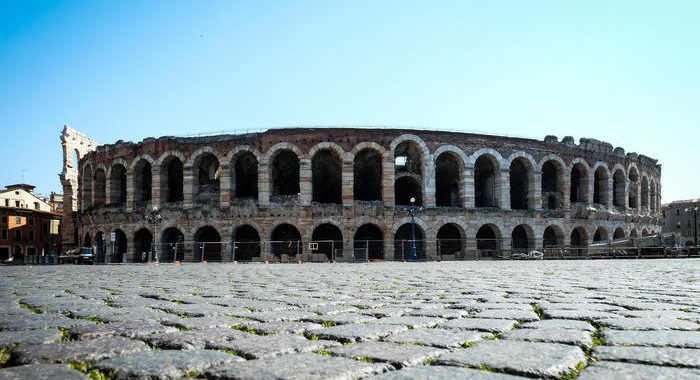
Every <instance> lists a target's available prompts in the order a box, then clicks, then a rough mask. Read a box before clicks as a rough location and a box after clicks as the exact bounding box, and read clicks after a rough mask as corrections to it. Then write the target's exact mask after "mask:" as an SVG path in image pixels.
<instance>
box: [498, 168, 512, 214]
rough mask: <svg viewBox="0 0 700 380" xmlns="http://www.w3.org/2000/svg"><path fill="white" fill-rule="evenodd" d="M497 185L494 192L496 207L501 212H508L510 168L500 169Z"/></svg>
mask: <svg viewBox="0 0 700 380" xmlns="http://www.w3.org/2000/svg"><path fill="white" fill-rule="evenodd" d="M499 171H500V178H499V184H498V186H497V190H496V196H497V197H498V205H499V206H500V208H501V209H503V210H510V168H501V169H500V170H499Z"/></svg>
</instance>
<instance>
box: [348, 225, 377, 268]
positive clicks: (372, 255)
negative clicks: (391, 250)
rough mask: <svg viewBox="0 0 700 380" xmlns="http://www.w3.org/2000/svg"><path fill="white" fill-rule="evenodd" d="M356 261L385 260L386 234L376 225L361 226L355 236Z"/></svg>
mask: <svg viewBox="0 0 700 380" xmlns="http://www.w3.org/2000/svg"><path fill="white" fill-rule="evenodd" d="M353 247H354V249H355V251H354V257H355V259H356V260H381V259H383V258H384V234H383V233H382V230H381V229H380V228H379V227H377V226H376V225H375V224H371V223H367V224H363V225H362V226H360V228H358V229H357V230H356V231H355V235H354V236H353Z"/></svg>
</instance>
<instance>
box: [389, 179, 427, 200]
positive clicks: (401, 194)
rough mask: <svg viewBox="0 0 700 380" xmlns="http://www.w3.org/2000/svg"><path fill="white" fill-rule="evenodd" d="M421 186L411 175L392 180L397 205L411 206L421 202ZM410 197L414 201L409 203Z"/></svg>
mask: <svg viewBox="0 0 700 380" xmlns="http://www.w3.org/2000/svg"><path fill="white" fill-rule="evenodd" d="M422 190H423V189H422V186H421V184H420V183H419V182H418V179H416V178H415V177H413V176H404V177H400V178H397V179H396V181H395V182H394V192H395V202H396V205H397V206H411V205H422V204H423V191H422ZM411 198H414V199H415V202H413V203H411Z"/></svg>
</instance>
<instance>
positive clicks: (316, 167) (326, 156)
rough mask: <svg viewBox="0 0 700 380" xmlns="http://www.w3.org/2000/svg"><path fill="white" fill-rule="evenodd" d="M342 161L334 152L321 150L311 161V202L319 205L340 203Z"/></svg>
mask: <svg viewBox="0 0 700 380" xmlns="http://www.w3.org/2000/svg"><path fill="white" fill-rule="evenodd" d="M342 164H343V163H342V161H341V159H340V156H338V154H337V153H336V152H335V151H332V150H330V149H321V150H319V151H318V152H316V154H314V157H313V158H312V159H311V183H312V200H313V202H319V203H336V204H340V203H342V200H341V196H342V194H341V192H342V187H341V181H342V179H341V177H342V172H343V168H342Z"/></svg>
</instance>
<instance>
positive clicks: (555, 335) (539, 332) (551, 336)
mask: <svg viewBox="0 0 700 380" xmlns="http://www.w3.org/2000/svg"><path fill="white" fill-rule="evenodd" d="M501 338H502V339H512V340H526V341H530V342H552V343H564V344H574V345H577V346H579V347H582V348H590V347H591V346H593V340H592V339H591V333H590V332H588V331H581V330H571V329H561V328H556V327H547V328H541V329H518V330H513V331H507V332H505V333H503V334H502V335H501Z"/></svg>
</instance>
